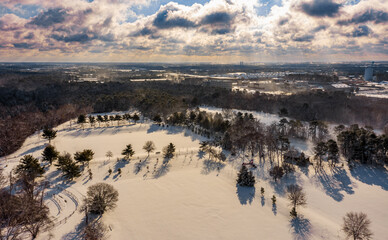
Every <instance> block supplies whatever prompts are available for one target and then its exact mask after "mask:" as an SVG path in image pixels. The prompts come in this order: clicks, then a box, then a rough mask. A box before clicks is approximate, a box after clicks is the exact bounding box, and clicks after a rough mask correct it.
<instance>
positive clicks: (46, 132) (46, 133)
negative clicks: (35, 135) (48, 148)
mask: <svg viewBox="0 0 388 240" xmlns="http://www.w3.org/2000/svg"><path fill="white" fill-rule="evenodd" d="M56 136H57V131H55V130H53V129H51V128H45V129H43V134H42V137H43V138H44V139H47V140H49V144H51V140H53V139H54V138H55V137H56Z"/></svg>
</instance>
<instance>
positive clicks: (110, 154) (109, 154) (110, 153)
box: [105, 150, 113, 161]
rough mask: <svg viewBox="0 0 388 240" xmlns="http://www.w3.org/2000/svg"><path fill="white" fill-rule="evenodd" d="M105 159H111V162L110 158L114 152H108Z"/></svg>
mask: <svg viewBox="0 0 388 240" xmlns="http://www.w3.org/2000/svg"><path fill="white" fill-rule="evenodd" d="M105 157H107V158H109V161H110V158H111V157H113V153H112V151H110V150H109V151H107V152H106V154H105Z"/></svg>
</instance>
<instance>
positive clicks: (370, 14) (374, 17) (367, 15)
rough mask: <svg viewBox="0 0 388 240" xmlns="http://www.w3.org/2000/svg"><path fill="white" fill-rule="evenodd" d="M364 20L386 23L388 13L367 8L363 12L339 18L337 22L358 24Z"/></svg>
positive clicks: (364, 21)
mask: <svg viewBox="0 0 388 240" xmlns="http://www.w3.org/2000/svg"><path fill="white" fill-rule="evenodd" d="M366 22H374V23H376V24H379V23H387V22H388V13H387V12H384V11H379V10H375V9H369V10H367V11H365V12H363V13H358V14H355V15H354V16H353V17H352V18H351V19H348V20H340V21H338V24H340V25H349V24H360V23H366Z"/></svg>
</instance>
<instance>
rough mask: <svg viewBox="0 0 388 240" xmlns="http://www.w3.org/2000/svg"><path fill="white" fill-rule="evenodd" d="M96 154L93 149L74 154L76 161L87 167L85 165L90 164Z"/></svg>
mask: <svg viewBox="0 0 388 240" xmlns="http://www.w3.org/2000/svg"><path fill="white" fill-rule="evenodd" d="M93 156H94V152H93V151H92V150H91V149H85V150H83V151H82V152H76V153H75V154H74V159H75V160H76V161H77V162H80V163H82V166H84V165H85V163H88V164H89V162H90V161H91V160H92V159H93Z"/></svg>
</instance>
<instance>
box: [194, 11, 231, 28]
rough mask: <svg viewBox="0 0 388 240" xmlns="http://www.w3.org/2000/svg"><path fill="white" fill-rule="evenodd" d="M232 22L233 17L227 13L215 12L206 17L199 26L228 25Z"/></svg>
mask: <svg viewBox="0 0 388 240" xmlns="http://www.w3.org/2000/svg"><path fill="white" fill-rule="evenodd" d="M232 20H233V16H232V15H231V14H230V13H227V12H215V13H211V14H209V15H206V16H205V17H204V18H203V19H202V21H201V24H210V25H214V24H229V23H231V22H232Z"/></svg>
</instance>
